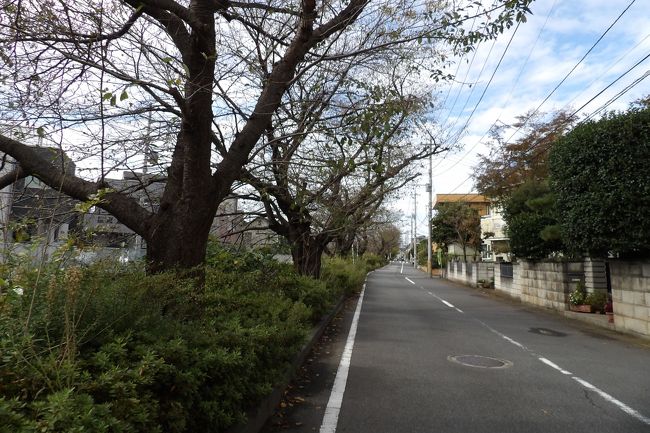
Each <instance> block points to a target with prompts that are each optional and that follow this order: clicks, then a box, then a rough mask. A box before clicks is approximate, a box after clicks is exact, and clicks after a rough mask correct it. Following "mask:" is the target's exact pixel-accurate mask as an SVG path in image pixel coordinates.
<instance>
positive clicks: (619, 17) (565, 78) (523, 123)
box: [507, 0, 636, 141]
mask: <svg viewBox="0 0 650 433" xmlns="http://www.w3.org/2000/svg"><path fill="white" fill-rule="evenodd" d="M635 2H636V0H632V1H631V2H630V4H628V5H627V7H626V8H625V9H623V12H621V13H620V14H619V15H618V16H617V17H616V19H615V20H614V21H613V22H612V23H611V24H610V25H609V27H607V29H606V30H605V31H604V32H603V33H602V34H601V35H600V37H599V38H598V39H597V40H596V42H594V43H593V45H592V46H591V48H589V50H587V52H586V53H585V54H584V55H583V56H582V58H581V59H580V60H579V61H578V63H576V64H575V65H574V66H573V68H571V70H570V71H569V72H568V73H567V74H566V75H565V76H564V78H562V80H561V81H560V82H559V83H558V84H557V85H556V86H555V88H553V90H551V93H549V94H548V95H547V96H546V97H545V98H544V100H543V101H542V102H541V103H540V104H539V105H538V106H537V108H535V110H534V111H533V112H532V113H531V114H530V115H529V116H528V117H527V118H526V119H525V120H524V122H522V124H521V125H520V126H519V127H518V128H517V129H516V130H515V131H514V132H513V133H512V135H510V138H508V140H507V141H510V140H512V137H514V136H515V134H516V133H517V132H519V130H521V128H523V127H524V126H526V124H527V123H528V121H529V120H530V119H531V118H532V117H533V116H534V115H535V114H537V112H538V111H539V109H540V108H541V107H542V105H544V104H545V103H546V101H548V100H549V99H550V98H551V96H553V94H555V92H556V91H557V89H559V88H560V86H562V84H564V82H565V81H566V80H567V79H568V78H569V76H571V74H572V73H573V72H574V71H575V70H576V69H577V68H578V66H580V65H581V64H582V62H583V61H584V60H585V59H586V58H587V56H588V55H589V54H590V53H591V52H592V51H593V50H594V48H596V46H597V45H598V44H599V43H600V41H602V40H603V38H604V37H605V36H606V35H607V33H609V31H610V30H611V29H612V28H613V27H614V26H615V25H616V23H618V21H619V20H620V19H621V17H622V16H623V15H625V13H626V12H627V11H628V10H629V9H630V7H632V5H633V4H634V3H635Z"/></svg>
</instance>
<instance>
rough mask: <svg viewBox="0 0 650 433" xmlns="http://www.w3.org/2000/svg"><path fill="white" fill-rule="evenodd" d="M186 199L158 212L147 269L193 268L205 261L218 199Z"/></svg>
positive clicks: (150, 270)
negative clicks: (215, 200)
mask: <svg viewBox="0 0 650 433" xmlns="http://www.w3.org/2000/svg"><path fill="white" fill-rule="evenodd" d="M206 198H208V197H206V196H203V200H187V199H186V200H184V201H183V202H181V203H179V204H177V205H176V206H175V207H174V208H171V209H168V210H166V211H162V212H160V213H159V214H157V215H156V216H155V217H154V219H153V223H152V224H151V226H150V228H149V236H147V237H146V238H145V240H146V241H147V271H148V272H149V273H158V272H162V271H165V270H172V269H176V270H178V269H185V270H187V269H192V268H197V267H199V266H200V265H202V264H203V262H204V260H205V254H206V249H207V245H208V236H209V233H210V227H211V225H212V221H213V218H214V214H215V212H216V211H215V210H214V208H215V206H216V204H215V202H214V201H213V200H210V199H206Z"/></svg>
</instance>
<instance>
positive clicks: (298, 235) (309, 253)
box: [289, 228, 328, 278]
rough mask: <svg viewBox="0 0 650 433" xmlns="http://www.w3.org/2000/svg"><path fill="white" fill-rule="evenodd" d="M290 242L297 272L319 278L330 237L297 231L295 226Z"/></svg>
mask: <svg viewBox="0 0 650 433" xmlns="http://www.w3.org/2000/svg"><path fill="white" fill-rule="evenodd" d="M289 242H290V243H291V256H292V258H293V266H294V268H295V270H296V272H298V274H300V275H306V276H310V277H313V278H319V277H320V270H321V259H322V257H323V252H324V251H325V247H326V246H327V243H328V239H324V238H322V237H321V236H312V235H310V234H309V233H308V232H305V231H297V230H295V228H294V229H293V230H292V232H291V234H290V240H289Z"/></svg>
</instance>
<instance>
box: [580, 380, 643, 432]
mask: <svg viewBox="0 0 650 433" xmlns="http://www.w3.org/2000/svg"><path fill="white" fill-rule="evenodd" d="M571 379H573V380H575V381H576V382H578V383H579V384H580V385H582V386H584V387H585V388H587V389H588V390H590V391H593V392H595V393H597V394H598V395H600V396H601V397H602V398H604V399H605V400H607V401H608V402H610V403H612V404H613V405H615V406H617V407H618V408H619V409H621V410H622V411H623V412H625V413H626V414H628V415H630V416H632V417H634V418H636V419H638V420H639V421H641V422H642V423H644V424H646V425H650V418H648V417H646V416H644V415H642V414H640V413H639V412H637V411H636V410H634V409H632V408H631V407H630V406H628V405H626V404H625V403H623V402H622V401H619V400H617V399H615V398H614V397H612V396H611V395H609V394H607V393H606V392H605V391H603V390H601V389H598V388H596V387H595V386H593V385H592V384H590V383H589V382H587V381H586V380H583V379H580V378H579V377H577V376H573V377H572V378H571Z"/></svg>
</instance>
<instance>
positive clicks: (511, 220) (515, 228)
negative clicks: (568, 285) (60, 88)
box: [503, 181, 564, 260]
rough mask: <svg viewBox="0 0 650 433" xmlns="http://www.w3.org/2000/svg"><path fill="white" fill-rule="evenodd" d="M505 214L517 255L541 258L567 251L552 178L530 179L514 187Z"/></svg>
mask: <svg viewBox="0 0 650 433" xmlns="http://www.w3.org/2000/svg"><path fill="white" fill-rule="evenodd" d="M503 217H504V219H505V221H506V223H507V225H508V227H507V234H508V237H509V239H510V250H511V252H512V254H514V255H515V257H518V258H522V259H533V260H539V259H543V258H546V257H548V256H550V255H552V254H554V253H558V252H561V251H563V249H564V244H563V242H562V239H561V236H560V230H559V225H558V220H557V218H556V209H555V197H554V195H553V194H552V193H551V191H550V188H549V186H548V182H536V181H528V182H526V183H524V184H523V185H521V186H519V187H518V188H516V189H515V190H513V191H512V193H511V194H510V195H509V196H508V197H507V198H506V199H505V200H504V203H503Z"/></svg>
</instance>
